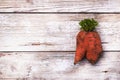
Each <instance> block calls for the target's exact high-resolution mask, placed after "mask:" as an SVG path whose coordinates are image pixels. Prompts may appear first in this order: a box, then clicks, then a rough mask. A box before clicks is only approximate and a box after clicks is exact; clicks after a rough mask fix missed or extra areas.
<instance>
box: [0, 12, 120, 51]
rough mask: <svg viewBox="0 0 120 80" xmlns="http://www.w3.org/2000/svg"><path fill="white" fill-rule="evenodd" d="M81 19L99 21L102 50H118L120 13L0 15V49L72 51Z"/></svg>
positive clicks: (98, 29) (119, 48) (119, 49)
mask: <svg viewBox="0 0 120 80" xmlns="http://www.w3.org/2000/svg"><path fill="white" fill-rule="evenodd" d="M83 18H95V19H96V20H97V21H98V22H99V26H98V28H97V31H98V32H99V34H100V36H101V40H102V45H103V49H104V51H115V50H117V51H120V45H119V44H118V43H120V41H119V39H120V35H119V33H120V28H119V24H120V22H119V21H120V14H27V15H26V14H0V19H1V21H0V40H1V41H0V51H75V46H76V35H77V33H78V32H79V31H80V28H79V24H78V23H79V21H80V20H81V19H83Z"/></svg>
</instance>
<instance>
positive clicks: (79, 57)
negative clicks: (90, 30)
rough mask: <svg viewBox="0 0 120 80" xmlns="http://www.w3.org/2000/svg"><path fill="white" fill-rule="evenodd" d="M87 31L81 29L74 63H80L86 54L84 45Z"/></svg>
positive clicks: (77, 39)
mask: <svg viewBox="0 0 120 80" xmlns="http://www.w3.org/2000/svg"><path fill="white" fill-rule="evenodd" d="M85 35H86V32H85V31H80V32H79V33H78V35H77V37H76V53H75V59H74V65H75V64H76V63H78V62H79V61H80V60H82V58H83V57H84V56H85V45H84V38H85Z"/></svg>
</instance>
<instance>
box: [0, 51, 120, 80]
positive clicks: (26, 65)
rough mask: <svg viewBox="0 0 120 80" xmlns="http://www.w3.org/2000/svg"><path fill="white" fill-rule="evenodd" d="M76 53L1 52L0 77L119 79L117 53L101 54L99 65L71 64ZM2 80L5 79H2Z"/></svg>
mask: <svg viewBox="0 0 120 80" xmlns="http://www.w3.org/2000/svg"><path fill="white" fill-rule="evenodd" d="M74 53H75V52H8V53H7V52H1V53H0V78H1V79H2V78H5V80H7V79H8V80H9V79H13V80H14V79H16V78H19V79H21V78H22V79H23V78H26V79H27V78H28V79H27V80H67V79H69V80H120V68H119V66H120V52H104V53H103V54H104V55H103V56H101V59H100V60H99V62H98V63H97V64H95V65H91V64H90V63H89V62H88V61H87V60H86V59H85V60H83V61H81V62H80V63H79V64H77V65H75V66H74V65H73V59H74ZM1 79H0V80H1ZM3 80H4V79H3Z"/></svg>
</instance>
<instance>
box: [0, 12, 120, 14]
mask: <svg viewBox="0 0 120 80" xmlns="http://www.w3.org/2000/svg"><path fill="white" fill-rule="evenodd" d="M0 14H120V12H0Z"/></svg>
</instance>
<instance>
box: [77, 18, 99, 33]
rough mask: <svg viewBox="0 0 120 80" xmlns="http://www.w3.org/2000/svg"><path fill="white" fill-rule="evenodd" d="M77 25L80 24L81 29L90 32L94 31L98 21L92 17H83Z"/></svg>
mask: <svg viewBox="0 0 120 80" xmlns="http://www.w3.org/2000/svg"><path fill="white" fill-rule="evenodd" d="M79 25H80V26H81V29H82V30H84V31H86V32H90V31H94V30H95V27H96V26H97V25H98V22H97V21H96V20H94V19H93V18H92V19H89V18H88V19H84V20H81V21H80V22H79Z"/></svg>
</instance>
